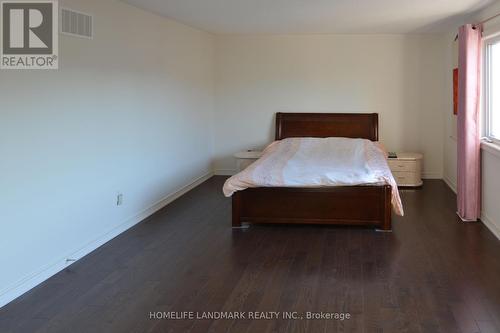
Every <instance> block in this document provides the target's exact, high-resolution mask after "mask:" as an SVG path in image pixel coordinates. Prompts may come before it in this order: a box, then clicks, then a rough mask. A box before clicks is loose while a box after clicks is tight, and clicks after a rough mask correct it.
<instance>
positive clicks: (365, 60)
mask: <svg viewBox="0 0 500 333" xmlns="http://www.w3.org/2000/svg"><path fill="white" fill-rule="evenodd" d="M443 38H444V37H443V36H440V35H274V36H262V35H257V36H248V35H247V36H241V35H237V36H218V37H216V85H217V88H216V108H215V113H216V118H215V119H216V122H215V124H216V125H215V133H216V134H215V157H216V163H215V169H216V173H218V174H231V173H233V172H234V170H235V161H234V159H233V158H232V157H231V156H232V154H233V153H234V152H237V151H239V150H244V149H250V148H260V147H263V146H265V145H266V144H268V143H269V142H271V141H272V139H273V132H274V114H275V113H276V112H280V111H281V112H377V113H379V114H380V130H381V135H380V137H381V141H382V142H383V143H384V144H385V145H386V146H387V148H388V149H390V150H395V151H417V152H423V153H424V154H425V162H424V164H425V170H424V175H425V176H426V177H428V178H441V177H442V168H443V160H442V158H443V126H444V117H443V112H442V109H443V107H444V100H443V95H444V94H445V76H444V71H443V68H444V67H445V57H444V53H445V51H446V48H445V46H444V43H443Z"/></svg>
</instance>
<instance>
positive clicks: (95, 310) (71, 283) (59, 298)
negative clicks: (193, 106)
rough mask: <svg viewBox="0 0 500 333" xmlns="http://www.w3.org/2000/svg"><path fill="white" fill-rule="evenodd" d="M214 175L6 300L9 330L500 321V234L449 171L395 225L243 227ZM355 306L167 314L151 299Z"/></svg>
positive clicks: (480, 324) (399, 326) (188, 306)
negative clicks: (475, 214) (457, 188)
mask: <svg viewBox="0 0 500 333" xmlns="http://www.w3.org/2000/svg"><path fill="white" fill-rule="evenodd" d="M224 181H225V178H224V177H213V178H212V179H210V180H208V181H207V182H205V183H203V184H202V185H200V186H199V187H197V188H196V189H194V190H192V191H190V192H189V193H187V194H186V195H184V196H183V197H182V198H180V199H178V200H176V201H175V202H173V203H172V204H170V205H169V206H167V207H165V208H164V209H163V210H161V211H159V212H158V213H156V214H154V215H153V216H151V217H150V218H148V219H147V220H145V221H144V222H142V223H140V224H139V225H137V226H135V227H134V228H132V229H130V230H128V231H127V232H125V233H123V234H122V235H120V236H118V237H116V238H115V239H113V240H112V241H110V242H108V243H107V244H105V245H103V246H102V247H100V248H99V249H97V250H96V251H94V252H92V253H91V254H89V255H88V256H86V257H85V258H83V259H81V260H80V261H78V262H77V263H75V264H74V265H72V266H70V267H69V268H68V269H66V270H64V271H62V272H60V273H58V274H57V275H55V276H54V277H52V278H51V279H49V280H47V281H46V282H44V283H42V284H41V285H39V286H38V287H36V288H34V289H33V290H31V291H30V292H28V293H26V294H25V295H23V296H22V297H20V298H18V299H17V300H15V301H14V302H12V303H10V304H8V305H7V306H5V307H3V308H1V309H0V332H2V333H4V332H5V333H7V332H13V333H17V332H22V333H24V332H50V333H53V332H55V333H57V332H61V333H67V332H72V333H78V332H111V333H112V332H127V333H128V332H138V333H139V332H141V333H142V332H238V333H240V332H258V333H260V332H389V333H392V332H395V333H396V332H398V333H399V332H408V333H414V332H422V333H428V332H443V333H448V332H460V333H467V332H500V284H499V283H498V277H499V276H500V256H498V253H500V242H499V240H498V239H496V238H495V237H494V236H493V235H492V234H491V233H490V232H489V230H487V228H486V227H485V226H484V225H483V224H481V223H472V224H464V223H461V222H460V221H459V220H458V218H457V217H456V213H455V210H456V209H455V202H456V197H455V195H454V193H453V192H452V191H451V190H450V189H449V188H448V187H447V186H446V185H445V184H444V182H442V181H438V180H436V181H426V182H425V185H424V187H423V188H422V189H416V190H404V191H402V193H401V194H402V199H403V203H404V206H405V211H406V216H405V217H397V216H395V217H394V221H393V232H392V233H377V232H375V231H373V230H370V229H366V228H353V227H325V226H311V225H309V226H297V225H294V226H287V225H279V226H275V225H262V226H259V225H254V226H250V227H249V228H248V229H231V201H230V199H227V198H225V197H223V195H222V193H221V188H222V184H223V182H224ZM170 311H173V312H181V311H186V312H189V311H192V312H194V313H197V314H198V313H203V312H212V313H215V312H220V311H242V312H243V313H248V312H272V311H275V312H286V311H288V312H297V313H298V314H299V316H304V315H305V313H306V312H317V313H334V312H337V313H349V314H350V316H351V317H350V319H349V320H344V321H340V320H326V319H318V320H306V319H297V320H292V319H284V318H282V316H280V317H279V318H277V319H274V320H266V319H262V320H251V319H248V318H246V319H243V320H233V319H227V320H211V319H204V320H197V319H186V320H169V319H151V318H150V317H149V314H150V312H160V313H163V312H165V313H166V312H170Z"/></svg>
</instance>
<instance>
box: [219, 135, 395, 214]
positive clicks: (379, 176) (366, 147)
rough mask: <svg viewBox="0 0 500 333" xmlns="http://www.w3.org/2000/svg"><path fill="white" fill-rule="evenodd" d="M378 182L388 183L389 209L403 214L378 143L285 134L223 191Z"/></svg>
mask: <svg viewBox="0 0 500 333" xmlns="http://www.w3.org/2000/svg"><path fill="white" fill-rule="evenodd" d="M382 184H388V185H391V186H392V206H393V209H394V211H395V212H396V214H398V215H403V207H402V204H401V199H400V197H399V191H398V187H397V184H396V181H395V180H394V177H393V176H392V173H391V171H390V169H389V166H388V164H387V160H386V157H385V153H384V152H383V151H382V149H381V148H380V146H379V145H377V144H376V143H373V142H371V141H369V140H364V139H347V138H324V139H322V138H289V139H284V140H281V141H275V142H273V143H272V144H270V145H269V146H268V147H267V148H266V149H265V150H264V153H263V155H262V157H261V158H260V159H259V160H257V161H256V162H255V163H253V164H252V165H250V166H249V167H248V168H246V169H245V170H243V171H242V172H240V173H238V174H237V175H235V176H233V177H231V178H229V179H228V180H227V181H226V183H225V184H224V194H225V195H226V196H228V197H229V196H231V195H233V193H234V192H236V191H242V190H244V189H246V188H250V187H323V186H348V185H352V186H354V185H382ZM360 204H362V203H360Z"/></svg>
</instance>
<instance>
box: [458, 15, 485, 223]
mask: <svg viewBox="0 0 500 333" xmlns="http://www.w3.org/2000/svg"><path fill="white" fill-rule="evenodd" d="M458 40H459V46H458V48H459V54H458V73H459V74H458V76H459V82H458V184H457V187H458V195H457V201H458V215H459V216H460V218H461V219H462V220H463V221H477V219H478V218H479V216H480V213H481V160H480V159H481V146H480V144H481V142H480V132H479V106H480V96H481V95H480V91H481V90H480V89H481V60H482V57H481V53H482V27H481V26H476V27H473V26H472V25H470V24H466V25H464V26H461V27H460V29H459V32H458Z"/></svg>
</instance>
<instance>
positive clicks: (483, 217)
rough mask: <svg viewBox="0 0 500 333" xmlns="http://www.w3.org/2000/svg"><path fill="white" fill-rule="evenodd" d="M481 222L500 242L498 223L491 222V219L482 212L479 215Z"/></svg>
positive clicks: (499, 224) (499, 226)
mask: <svg viewBox="0 0 500 333" xmlns="http://www.w3.org/2000/svg"><path fill="white" fill-rule="evenodd" d="M481 221H482V222H483V224H484V225H485V226H486V227H487V228H488V229H490V231H491V232H492V233H493V235H495V236H496V237H497V238H498V239H499V240H500V223H495V222H493V219H492V218H491V217H489V216H488V215H487V214H486V213H484V212H483V214H481Z"/></svg>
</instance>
